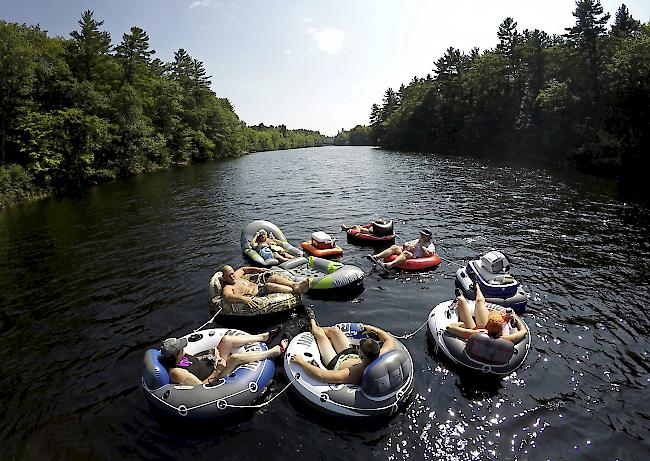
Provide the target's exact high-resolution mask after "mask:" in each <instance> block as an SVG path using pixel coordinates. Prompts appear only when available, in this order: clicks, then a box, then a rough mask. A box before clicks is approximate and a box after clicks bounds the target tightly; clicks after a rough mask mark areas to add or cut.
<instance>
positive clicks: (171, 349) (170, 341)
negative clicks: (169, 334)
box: [160, 338, 187, 359]
mask: <svg viewBox="0 0 650 461" xmlns="http://www.w3.org/2000/svg"><path fill="white" fill-rule="evenodd" d="M185 346H187V338H180V339H177V338H167V339H166V340H164V341H163V343H162V347H161V348H160V356H161V357H162V358H163V359H173V358H175V357H176V356H177V355H178V353H179V352H180V351H181V350H183V348H184V347H185Z"/></svg>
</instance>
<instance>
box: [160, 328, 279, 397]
mask: <svg viewBox="0 0 650 461" xmlns="http://www.w3.org/2000/svg"><path fill="white" fill-rule="evenodd" d="M279 331H280V329H279V328H276V329H273V330H270V331H267V332H265V333H260V334H259V335H238V336H233V335H224V336H223V337H222V338H221V341H219V344H218V345H217V347H215V348H213V349H212V350H211V351H210V353H209V354H206V355H202V356H194V355H190V354H186V353H185V346H187V338H179V339H177V338H167V339H165V341H163V343H162V347H161V348H160V363H161V364H162V365H163V366H164V367H165V368H166V369H167V372H168V373H169V379H170V380H171V382H172V383H173V384H185V385H189V386H194V385H197V384H213V383H214V382H216V381H217V380H218V379H219V378H222V377H224V376H227V375H229V374H230V373H232V372H233V371H234V370H235V368H237V367H238V366H240V365H244V364H246V363H251V362H257V361H258V360H264V359H270V358H273V357H277V356H279V355H281V354H283V353H284V351H285V350H286V349H287V346H288V345H289V340H288V339H287V338H284V339H283V340H282V341H281V342H280V344H278V345H276V346H274V347H272V348H270V349H268V350H266V351H259V352H236V353H233V352H232V351H233V350H234V349H237V348H239V347H241V346H243V345H245V344H250V343H254V342H266V343H268V342H270V341H271V340H272V339H273V338H274V337H275V336H277V334H278V333H279Z"/></svg>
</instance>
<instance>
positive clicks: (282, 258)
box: [273, 252, 288, 263]
mask: <svg viewBox="0 0 650 461" xmlns="http://www.w3.org/2000/svg"><path fill="white" fill-rule="evenodd" d="M273 257H274V258H275V259H277V260H278V261H280V262H281V263H283V262H285V261H288V259H287V258H285V257H284V256H283V255H281V254H280V253H278V252H275V253H273Z"/></svg>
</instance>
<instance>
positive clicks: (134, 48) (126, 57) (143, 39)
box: [115, 26, 156, 84]
mask: <svg viewBox="0 0 650 461" xmlns="http://www.w3.org/2000/svg"><path fill="white" fill-rule="evenodd" d="M155 53H156V51H155V50H151V49H149V36H148V35H147V33H146V32H145V31H144V30H142V29H140V28H139V27H137V26H133V27H131V31H130V32H129V33H128V34H124V35H123V36H122V43H120V44H119V45H118V46H116V47H115V56H116V57H117V58H118V60H119V62H120V64H121V66H122V70H123V72H124V81H125V82H126V83H128V84H133V79H134V78H135V74H136V71H137V69H139V68H140V69H146V68H147V66H148V64H149V63H150V61H151V55H153V54H155Z"/></svg>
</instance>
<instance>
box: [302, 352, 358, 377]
mask: <svg viewBox="0 0 650 461" xmlns="http://www.w3.org/2000/svg"><path fill="white" fill-rule="evenodd" d="M291 361H292V362H295V363H297V364H298V365H300V366H302V367H303V368H304V370H305V371H306V372H307V373H308V374H309V375H310V376H313V377H314V378H316V379H317V380H319V381H321V382H323V383H330V384H359V383H360V382H361V376H363V369H362V367H361V364H358V365H353V366H351V367H350V368H344V369H341V370H324V369H323V368H320V367H317V366H315V365H312V364H311V363H309V362H307V361H306V360H305V358H304V357H303V356H302V355H292V356H291Z"/></svg>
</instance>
